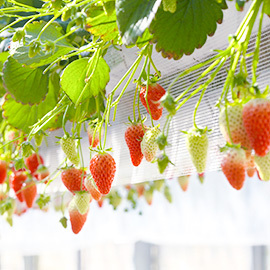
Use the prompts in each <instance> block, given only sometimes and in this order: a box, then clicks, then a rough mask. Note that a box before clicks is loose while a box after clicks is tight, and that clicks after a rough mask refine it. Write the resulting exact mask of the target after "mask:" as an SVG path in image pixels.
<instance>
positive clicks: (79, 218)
mask: <svg viewBox="0 0 270 270" xmlns="http://www.w3.org/2000/svg"><path fill="white" fill-rule="evenodd" d="M68 212H69V218H70V223H71V228H72V231H73V232H74V233H75V234H78V233H79V232H80V231H81V229H82V227H83V225H84V223H85V222H86V219H87V215H88V211H87V212H86V213H85V214H84V215H81V214H80V212H79V211H78V209H77V207H76V204H75V202H74V200H72V201H71V202H70V203H69V205H68Z"/></svg>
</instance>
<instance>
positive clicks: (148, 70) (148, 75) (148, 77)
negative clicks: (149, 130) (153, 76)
mask: <svg viewBox="0 0 270 270" xmlns="http://www.w3.org/2000/svg"><path fill="white" fill-rule="evenodd" d="M149 82H150V61H149V63H148V68H147V82H146V93H145V96H144V98H145V101H146V106H147V109H148V113H149V114H150V118H151V124H152V127H154V122H153V118H152V114H151V110H150V107H149V104H148V99H147V96H148V90H149Z"/></svg>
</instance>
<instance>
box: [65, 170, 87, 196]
mask: <svg viewBox="0 0 270 270" xmlns="http://www.w3.org/2000/svg"><path fill="white" fill-rule="evenodd" d="M85 175H86V172H85V171H84V170H83V169H76V168H74V167H70V168H67V169H64V170H63V171H62V173H61V179H62V182H63V183H64V185H65V186H66V188H67V189H68V190H69V191H71V192H75V191H81V190H86V188H85V186H84V178H85Z"/></svg>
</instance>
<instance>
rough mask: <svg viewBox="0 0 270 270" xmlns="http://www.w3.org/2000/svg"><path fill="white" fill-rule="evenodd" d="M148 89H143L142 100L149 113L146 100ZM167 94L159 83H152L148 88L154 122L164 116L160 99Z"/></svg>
mask: <svg viewBox="0 0 270 270" xmlns="http://www.w3.org/2000/svg"><path fill="white" fill-rule="evenodd" d="M146 89H147V87H146V86H142V87H141V91H140V100H141V102H142V104H143V106H144V107H145V108H146V110H147V112H148V113H149V110H148V107H147V103H146V98H145V95H146ZM165 93H166V91H165V90H164V88H163V87H162V86H160V85H159V84H158V83H151V84H149V86H148V93H147V101H148V105H149V109H150V111H151V115H152V118H153V119H154V120H158V119H160V117H161V116H162V110H163V108H162V107H160V99H161V98H162V97H163V96H164V95H165Z"/></svg>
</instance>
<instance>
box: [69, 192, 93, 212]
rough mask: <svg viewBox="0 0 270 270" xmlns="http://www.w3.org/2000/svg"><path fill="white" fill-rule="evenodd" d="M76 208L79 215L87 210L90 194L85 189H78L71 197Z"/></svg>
mask: <svg viewBox="0 0 270 270" xmlns="http://www.w3.org/2000/svg"><path fill="white" fill-rule="evenodd" d="M73 200H74V203H75V205H76V208H77V209H78V211H79V213H80V214H81V215H84V214H85V213H87V212H88V209H89V203H90V201H91V195H90V193H89V192H87V191H78V192H75V196H74V198H73Z"/></svg>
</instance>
